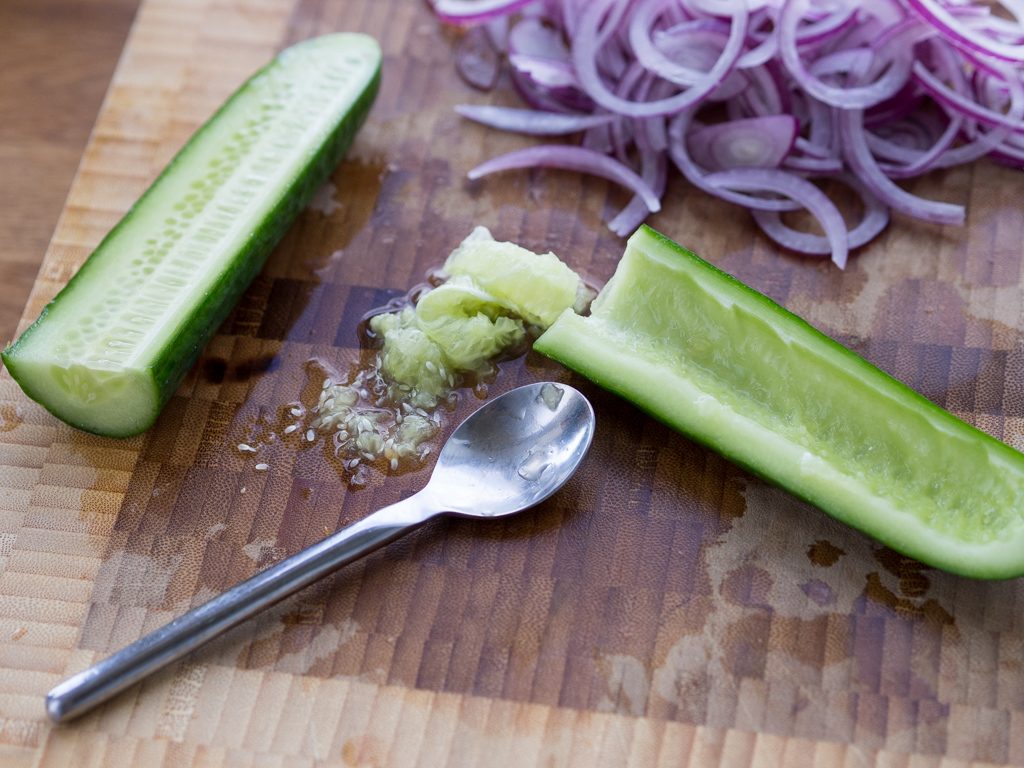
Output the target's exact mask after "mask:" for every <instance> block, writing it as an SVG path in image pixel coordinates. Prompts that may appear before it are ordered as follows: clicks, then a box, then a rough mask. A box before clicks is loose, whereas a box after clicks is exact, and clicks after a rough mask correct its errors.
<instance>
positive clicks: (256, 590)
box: [46, 491, 436, 722]
mask: <svg viewBox="0 0 1024 768" xmlns="http://www.w3.org/2000/svg"><path fill="white" fill-rule="evenodd" d="M435 512H436V510H434V509H432V508H431V507H430V505H429V502H428V501H427V500H426V498H425V496H424V495H423V493H422V491H421V492H420V493H417V494H415V495H413V496H410V497H409V498H407V499H404V500H402V501H399V502H398V503H396V504H392V505H391V506H389V507H384V508H383V509H381V510H379V511H377V512H375V513H373V514H372V515H369V516H368V517H366V518H364V519H362V520H360V521H359V522H357V523H354V524H352V525H350V526H348V527H347V528H343V529H342V530H340V531H338V532H337V533H335V534H333V535H332V536H328V537H327V538H326V539H323V540H322V541H319V542H317V543H316V544H313V545H312V546H310V547H307V548H306V549H304V550H302V551H301V552H299V553H298V554H296V555H293V556H292V557H289V558H288V559H287V560H284V561H282V562H280V563H278V564H277V565H275V566H273V567H272V568H268V569H267V570H265V571H261V572H260V573H258V574H256V575H255V576H253V577H252V578H250V579H248V580H246V581H243V582H242V583H241V584H238V585H237V586H234V587H232V588H231V589H229V590H228V591H227V592H224V593H223V594H222V595H219V596H218V597H215V598H214V599H213V600H211V601H210V602H208V603H205V604H203V605H201V606H199V607H198V608H194V609H192V610H191V611H189V612H188V613H186V614H184V615H182V616H179V617H178V618H176V619H174V620H173V621H171V622H170V623H168V624H165V625H164V626H163V627H161V628H160V629H158V630H156V631H154V632H152V633H150V634H148V635H146V636H145V637H143V638H141V639H139V640H136V641H135V642H134V643H132V644H131V645H129V646H127V647H126V648H123V649H121V650H120V651H118V652H117V653H115V654H114V655H113V656H110V657H108V658H106V659H104V660H103V661H101V662H99V663H98V664H96V665H94V666H92V667H90V668H89V669H86V670H85V671H83V672H79V673H78V674H77V675H75V676H73V677H70V678H68V679H67V680H65V681H64V682H62V683H61V684H60V685H58V686H57V687H56V688H54V689H53V690H52V691H50V693H49V694H48V695H47V697H46V711H47V714H48V715H49V716H50V719H51V720H53V721H54V722H62V721H64V720H70V719H71V718H73V717H77V716H78V715H81V714H84V713H85V712H87V711H88V710H90V709H92V708H93V707H95V706H96V705H97V704H101V703H102V702H104V701H106V700H107V699H109V698H111V697H112V696H115V695H116V694H118V693H120V692H121V691H123V690H124V689H125V688H127V687H129V686H131V685H133V684H134V683H137V682H138V681H139V680H141V679H142V678H144V677H146V676H147V675H150V674H152V673H153V672H155V671H157V670H158V669H161V668H162V667H165V666H167V665H168V664H170V663H171V662H173V661H176V660H178V659H180V658H181V657H182V656H184V655H186V654H187V653H189V652H190V651H193V650H195V649H196V648H198V647H199V646H201V645H203V644H204V643H206V642H208V641H210V640H212V639H213V638H215V637H216V636H218V635H220V634H222V633H223V632H226V631H227V630H229V629H230V628H231V627H234V626H235V625H236V624H240V623H241V622H243V621H245V620H246V619H248V618H249V617H250V616H253V615H254V614H256V613H259V612H260V611H262V610H263V609H264V608H267V607H269V606H271V605H273V604H274V603H276V602H278V601H280V600H283V599H284V598H286V597H288V596H289V595H291V594H292V593H294V592H297V591H298V590H300V589H302V588H303V587H305V586H308V585H309V584H312V583H313V582H314V581H316V580H317V579H320V578H322V577H324V576H326V575H327V574H329V573H331V572H332V571H334V570H336V569H338V568H340V567H341V566H343V565H345V564H347V563H350V562H352V561H353V560H356V559H357V558H360V557H362V556H363V555H365V554H368V553H369V552H372V551H373V550H375V549H377V548H378V547H380V546H383V545H384V544H387V543H388V542H389V541H392V540H393V539H396V538H398V537H399V536H401V535H403V534H405V533H408V532H409V531H411V530H412V529H413V528H416V527H418V526H419V525H420V524H422V523H423V522H425V521H426V520H427V519H428V518H430V517H431V516H432V515H433V514H434V513H435Z"/></svg>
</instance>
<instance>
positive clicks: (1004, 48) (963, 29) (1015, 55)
mask: <svg viewBox="0 0 1024 768" xmlns="http://www.w3.org/2000/svg"><path fill="white" fill-rule="evenodd" d="M906 1H907V3H909V4H910V6H911V7H913V8H914V10H916V11H917V12H918V13H919V14H921V16H922V17H924V19H925V20H926V21H928V22H929V23H930V24H931V25H933V26H934V27H936V28H937V29H938V30H939V31H940V32H942V34H943V35H944V36H945V37H946V38H947V39H948V40H949V41H950V42H952V43H953V44H955V45H957V46H958V47H961V48H965V49H967V50H970V51H975V52H977V53H982V54H984V55H986V56H992V57H994V58H997V59H1003V60H1004V61H1014V62H1017V61H1024V45H1020V44H1017V45H1007V44H1005V43H1001V42H999V40H998V39H996V38H993V37H991V36H989V35H985V34H982V33H979V32H978V31H977V30H975V29H972V28H971V26H970V25H968V24H965V23H964V22H963V21H961V20H959V19H957V18H956V16H954V15H953V13H952V12H951V11H950V9H949V8H948V7H947V6H946V5H944V4H943V3H941V2H938V0H906ZM1004 5H1006V3H1004ZM1019 21H1021V19H1020V17H1018V22H1019Z"/></svg>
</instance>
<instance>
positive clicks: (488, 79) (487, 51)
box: [455, 27, 501, 91]
mask: <svg viewBox="0 0 1024 768" xmlns="http://www.w3.org/2000/svg"><path fill="white" fill-rule="evenodd" d="M455 68H456V70H458V73H459V74H460V75H461V76H462V79H463V80H465V81H466V82H467V83H469V84H470V85H472V86H473V87H474V88H479V89H480V90H481V91H489V90H491V89H492V88H494V86H495V85H496V84H497V82H498V75H499V74H500V73H501V60H500V58H499V57H498V52H497V50H495V48H494V46H493V45H492V43H491V39H490V37H489V36H488V34H487V31H486V30H485V29H484V28H483V27H472V28H471V29H470V30H469V31H468V32H466V34H465V35H463V36H462V39H461V40H459V42H458V44H457V45H456V47H455Z"/></svg>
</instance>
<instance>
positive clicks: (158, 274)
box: [3, 34, 381, 437]
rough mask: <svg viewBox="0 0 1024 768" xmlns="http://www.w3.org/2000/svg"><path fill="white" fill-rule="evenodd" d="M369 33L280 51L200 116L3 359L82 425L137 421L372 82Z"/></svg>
mask: <svg viewBox="0 0 1024 768" xmlns="http://www.w3.org/2000/svg"><path fill="white" fill-rule="evenodd" d="M380 66H381V51H380V47H379V46H378V44H377V42H376V41H375V40H373V39H372V38H370V37H367V36H366V35H359V34H334V35H326V36H324V37H319V38H315V39H312V40H307V41H305V42H302V43H299V44H297V45H294V46H292V47H291V48H288V49H287V50H285V51H282V52H281V53H280V54H279V55H278V56H277V57H276V58H275V59H274V60H273V61H271V62H270V63H269V64H267V65H266V66H265V67H264V68H263V69H261V70H260V71H259V72H257V73H256V74H255V75H254V76H253V77H252V78H251V79H249V80H248V81H247V82H246V83H245V84H244V85H242V86H241V87H240V88H239V89H238V90H237V91H236V92H235V93H234V95H232V96H231V98H230V99H228V101H227V102H226V103H225V104H224V105H223V106H222V107H221V108H220V109H219V110H218V111H217V113H216V114H215V115H214V116H213V117H211V118H210V120H209V121H208V122H207V123H206V124H205V125H203V126H202V128H200V129H199V130H198V131H197V132H196V134H195V135H194V136H193V137H192V138H191V139H190V141H189V142H188V143H187V144H186V145H185V146H184V148H182V150H181V151H180V152H179V153H178V154H177V156H176V157H175V158H174V159H173V160H172V161H171V162H170V164H169V165H168V166H167V167H166V168H165V169H164V171H163V172H162V173H161V174H160V176H159V177H158V178H157V180H156V181H155V182H153V184H152V186H150V187H149V189H148V190H146V192H145V193H144V194H143V195H142V197H141V198H140V199H139V200H138V202H136V204H135V205H134V206H133V207H132V208H131V210H129V211H128V213H127V214H126V215H125V217H124V218H123V219H122V220H121V221H120V222H119V223H118V224H117V225H116V226H115V227H114V228H113V229H112V230H111V231H110V233H109V234H108V235H107V236H106V237H105V238H104V239H103V241H102V242H101V243H100V245H99V246H98V247H97V248H96V250H95V251H94V252H93V253H92V254H91V255H90V256H89V258H88V259H87V260H86V262H85V263H84V264H83V265H82V267H81V269H79V270H78V272H77V273H76V274H75V275H74V277H72V279H71V280H70V281H69V282H68V284H67V286H66V287H65V288H64V289H63V290H62V291H61V292H60V293H59V294H58V295H57V297H56V298H55V299H54V300H53V301H52V302H50V304H49V305H47V307H46V308H45V309H44V310H43V312H42V314H41V315H40V316H39V318H38V319H37V320H36V321H35V322H34V323H33V324H32V325H31V326H30V327H29V328H28V329H27V330H26V331H25V333H24V334H22V336H21V337H20V338H19V339H18V340H17V341H16V342H14V344H12V345H11V346H10V347H9V348H7V349H6V350H5V351H4V352H3V361H4V363H5V364H6V365H7V368H8V370H9V371H10V372H11V375H12V376H13V377H14V379H15V380H16V381H17V382H18V384H20V385H21V388H22V389H23V390H24V391H25V393H26V394H27V395H28V396H29V397H31V398H32V399H33V400H36V401H38V402H39V403H41V404H42V405H43V406H45V407H46V408H47V410H49V411H50V412H51V413H53V414H54V415H55V416H57V417H58V418H60V419H62V420H63V421H66V422H67V423H68V424H71V425H72V426H75V427H78V428H80V429H83V430H87V431H89V432H95V433H97V434H100V435H108V436H112V437H127V436H130V435H134V434H138V433H139V432H142V431H144V430H146V429H148V428H149V427H150V426H151V425H152V424H153V422H154V421H155V420H156V418H157V416H158V414H159V413H160V409H161V408H162V407H163V405H164V404H165V403H166V402H167V400H168V399H169V398H170V397H171V395H172V394H173V393H174V391H175V389H176V388H177V386H178V384H180V383H181V380H182V378H183V377H184V376H185V374H186V373H187V372H188V370H189V368H190V367H191V366H192V364H193V363H194V362H195V360H196V358H197V357H198V355H199V353H200V352H201V351H202V348H203V346H204V345H205V344H206V342H207V341H208V340H209V338H210V336H212V335H213V333H214V331H215V330H216V329H217V327H218V326H219V325H220V323H221V322H222V321H223V320H224V318H225V317H226V316H227V314H228V312H229V311H230V310H231V308H232V306H234V304H235V302H236V301H237V300H238V298H239V296H240V295H241V293H242V292H243V291H244V290H245V288H246V286H247V285H248V284H249V283H250V281H251V280H252V278H253V277H254V276H255V275H256V273H257V272H258V271H259V270H260V268H261V267H262V266H263V263H264V261H265V260H266V257H267V255H268V254H269V253H270V251H271V249H272V248H273V247H274V245H275V244H276V243H277V242H278V240H279V239H280V238H281V236H282V235H283V234H284V232H285V230H286V229H287V228H288V226H289V225H290V223H291V222H292V220H293V219H294V218H295V216H296V214H297V213H298V212H299V211H300V210H301V209H302V208H303V207H304V206H305V205H306V204H307V203H308V202H309V199H310V197H311V196H312V194H313V193H314V192H315V191H316V189H317V188H318V187H319V186H320V185H321V184H322V183H323V182H324V180H325V179H326V178H327V176H328V175H329V174H330V172H331V171H332V170H333V169H334V168H335V167H336V166H337V164H338V161H339V160H340V159H341V156H342V155H343V154H344V152H345V150H346V149H347V148H348V146H349V145H350V144H351V142H352V139H353V137H354V135H355V133H356V131H357V130H358V129H359V126H360V125H361V124H362V122H363V120H364V119H365V117H366V114H367V112H368V111H369V109H370V106H371V104H372V103H373V100H374V98H375V96H376V93H377V89H378V85H379V82H380Z"/></svg>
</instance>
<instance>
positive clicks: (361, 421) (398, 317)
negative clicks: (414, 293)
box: [288, 227, 593, 485]
mask: <svg viewBox="0 0 1024 768" xmlns="http://www.w3.org/2000/svg"><path fill="white" fill-rule="evenodd" d="M442 274H443V275H444V276H445V277H446V278H447V279H446V281H445V282H443V283H441V284H440V285H438V286H436V287H434V288H433V289H431V290H428V291H425V292H423V293H421V294H420V295H419V297H418V299H417V301H416V302H415V303H413V302H409V303H407V304H405V305H404V306H401V307H399V308H398V309H395V310H394V311H385V312H381V313H380V314H376V315H374V316H373V317H371V318H370V320H369V324H368V325H369V333H370V337H371V342H374V343H376V344H378V345H379V348H378V350H377V354H376V355H375V357H374V358H373V361H372V363H371V365H369V366H368V367H365V368H361V369H359V370H358V371H357V372H356V373H355V374H354V375H353V376H352V377H351V378H350V379H349V380H348V381H345V382H342V381H340V379H339V377H336V376H333V375H332V376H328V377H327V378H325V380H324V382H323V387H322V389H321V391H320V394H319V398H318V401H317V403H316V405H315V406H313V407H312V409H311V411H310V413H309V421H308V424H307V425H306V426H305V427H302V429H303V432H302V437H303V438H304V439H306V440H308V441H310V442H312V441H313V440H316V439H317V438H318V437H323V438H325V439H328V440H330V441H331V449H332V450H333V453H334V456H335V457H336V458H338V459H339V460H340V461H341V462H342V465H343V466H344V468H345V469H346V470H347V471H348V472H349V473H350V475H349V481H350V483H351V484H353V485H361V484H363V483H364V482H365V481H366V466H367V464H372V463H375V462H378V461H380V460H381V459H382V458H383V459H384V460H385V461H386V462H387V465H388V466H389V467H390V468H391V469H392V470H395V469H397V468H398V466H399V464H400V462H402V461H407V460H408V461H422V460H424V459H425V458H426V456H427V455H428V454H429V453H430V451H431V446H430V444H429V443H428V441H429V440H430V438H432V437H433V436H434V435H435V434H436V433H437V430H438V428H439V426H440V424H441V415H440V412H439V409H440V407H441V406H445V405H448V404H451V403H452V402H453V401H454V398H455V390H456V389H457V388H458V387H460V386H463V385H465V384H466V383H468V382H472V381H480V380H485V379H487V378H489V377H491V376H493V375H494V374H495V373H496V370H497V369H496V362H495V361H496V359H497V358H499V357H501V356H503V355H508V354H510V353H514V352H516V351H519V352H522V351H525V349H526V344H527V342H528V340H529V339H531V338H536V336H537V335H538V334H539V333H540V332H541V331H543V330H544V329H545V328H547V327H548V326H549V325H551V323H553V322H554V321H555V319H556V318H558V316H559V315H561V313H562V312H563V311H564V310H567V309H570V310H575V311H582V310H583V309H584V308H585V307H586V305H587V304H588V303H589V301H590V299H591V298H592V297H593V294H592V292H591V291H589V290H588V289H587V288H586V286H585V285H584V283H583V281H582V280H581V279H580V278H579V276H577V275H576V273H575V272H573V271H572V270H571V269H570V268H569V267H568V266H566V265H565V263H563V262H562V261H561V260H560V259H559V258H558V257H557V256H555V255H554V254H552V253H545V254H537V253H533V252H532V251H529V250H527V249H525V248H522V247H521V246H519V245H516V244H515V243H509V242H499V241H496V240H495V239H494V238H493V237H492V236H491V233H490V232H489V231H488V230H487V229H486V228H485V227H477V228H476V229H474V230H473V232H472V233H471V234H470V235H469V236H468V237H467V238H466V239H465V240H464V241H463V242H462V243H461V244H460V245H459V246H458V247H457V248H456V249H455V250H454V251H452V253H451V255H450V256H449V257H448V259H447V260H446V261H445V263H444V266H443V268H442ZM288 429H291V427H288ZM293 431H298V430H297V429H296V430H293Z"/></svg>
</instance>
